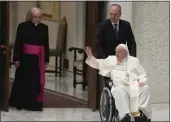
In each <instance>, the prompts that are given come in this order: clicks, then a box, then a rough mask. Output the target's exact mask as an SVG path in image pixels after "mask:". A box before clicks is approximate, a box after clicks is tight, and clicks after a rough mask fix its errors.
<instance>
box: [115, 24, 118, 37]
mask: <svg viewBox="0 0 171 122" xmlns="http://www.w3.org/2000/svg"><path fill="white" fill-rule="evenodd" d="M114 29H115V33H116V38H117V40H118V28H117V24H114Z"/></svg>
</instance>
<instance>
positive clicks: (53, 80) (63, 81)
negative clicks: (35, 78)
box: [9, 66, 88, 101]
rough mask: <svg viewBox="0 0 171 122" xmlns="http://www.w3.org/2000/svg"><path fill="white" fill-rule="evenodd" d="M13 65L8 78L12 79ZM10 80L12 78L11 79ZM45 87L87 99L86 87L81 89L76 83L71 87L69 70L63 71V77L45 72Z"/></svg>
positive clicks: (71, 76)
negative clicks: (74, 86) (83, 89)
mask: <svg viewBox="0 0 171 122" xmlns="http://www.w3.org/2000/svg"><path fill="white" fill-rule="evenodd" d="M14 72H15V67H14V66H12V67H11V69H10V73H9V74H10V78H11V79H14ZM77 79H78V80H79V81H81V80H82V78H81V77H80V76H78V77H77ZM11 81H12V80H11ZM45 88H47V89H50V90H53V91H57V92H60V93H64V94H67V95H71V96H74V97H76V98H80V99H83V100H86V101H87V99H88V96H87V95H88V93H87V89H86V90H85V91H82V86H81V85H80V84H78V85H77V86H76V89H74V88H73V75H72V73H71V72H65V77H55V74H54V73H46V82H45Z"/></svg>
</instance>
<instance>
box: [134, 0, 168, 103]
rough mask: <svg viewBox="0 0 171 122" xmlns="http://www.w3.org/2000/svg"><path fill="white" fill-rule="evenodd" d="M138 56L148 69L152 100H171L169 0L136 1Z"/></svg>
mask: <svg viewBox="0 0 171 122" xmlns="http://www.w3.org/2000/svg"><path fill="white" fill-rule="evenodd" d="M133 12H134V13H133V29H134V34H135V39H136V41H137V56H138V58H139V59H140V61H141V63H142V65H143V66H144V68H145V69H146V71H147V73H148V77H149V85H150V88H151V95H152V102H154V103H162V102H169V41H170V40H169V2H133Z"/></svg>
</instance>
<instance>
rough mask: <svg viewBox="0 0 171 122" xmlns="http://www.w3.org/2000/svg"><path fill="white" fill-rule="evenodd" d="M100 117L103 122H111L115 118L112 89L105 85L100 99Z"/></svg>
mask: <svg viewBox="0 0 171 122" xmlns="http://www.w3.org/2000/svg"><path fill="white" fill-rule="evenodd" d="M100 118H101V120H102V121H103V122H111V121H112V120H113V101H112V94H111V92H110V90H109V89H108V88H107V87H105V88H104V89H103V91H102V94H101V99H100Z"/></svg>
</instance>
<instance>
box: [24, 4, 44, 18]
mask: <svg viewBox="0 0 171 122" xmlns="http://www.w3.org/2000/svg"><path fill="white" fill-rule="evenodd" d="M34 12H40V13H41V10H40V8H37V7H34V8H31V9H30V10H29V11H28V12H27V15H26V21H29V20H31V18H32V13H34Z"/></svg>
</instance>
